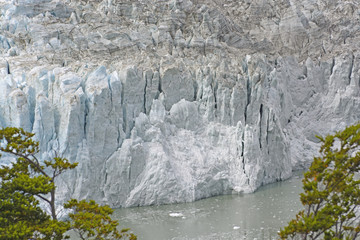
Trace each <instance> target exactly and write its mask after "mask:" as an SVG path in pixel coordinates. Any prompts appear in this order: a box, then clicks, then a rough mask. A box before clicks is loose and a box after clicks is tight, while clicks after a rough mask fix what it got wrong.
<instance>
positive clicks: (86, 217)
mask: <svg viewBox="0 0 360 240" xmlns="http://www.w3.org/2000/svg"><path fill="white" fill-rule="evenodd" d="M64 207H65V208H71V209H73V210H74V213H71V214H69V216H70V218H71V219H72V220H73V225H74V229H75V231H76V232H77V233H78V234H79V236H80V238H81V239H83V240H86V239H97V240H105V239H120V238H121V237H123V236H126V237H128V238H129V239H130V240H136V236H135V235H134V234H132V233H128V231H129V229H122V230H121V232H119V231H117V229H116V227H117V226H118V225H119V223H118V222H117V221H114V220H112V219H111V218H110V215H111V214H112V213H113V211H114V210H112V209H111V208H110V207H109V206H99V205H98V204H97V203H96V202H95V201H93V200H91V201H89V202H87V201H84V200H82V201H77V200H76V199H72V200H70V201H69V202H68V203H66V204H65V205H64Z"/></svg>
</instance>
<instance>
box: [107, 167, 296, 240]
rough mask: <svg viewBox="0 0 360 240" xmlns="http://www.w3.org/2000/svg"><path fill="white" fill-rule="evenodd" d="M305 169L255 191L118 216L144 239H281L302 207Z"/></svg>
mask: <svg viewBox="0 0 360 240" xmlns="http://www.w3.org/2000/svg"><path fill="white" fill-rule="evenodd" d="M301 177H302V173H296V174H295V175H294V177H292V178H291V179H289V180H287V181H284V182H277V183H273V184H270V185H267V186H264V187H261V188H260V189H259V190H257V191H256V192H255V193H252V194H241V195H225V196H218V197H212V198H208V199H204V200H200V201H197V202H193V203H184V204H172V205H163V206H150V207H137V208H125V209H116V210H115V212H114V214H113V218H114V219H117V220H119V222H120V226H121V227H126V228H128V227H129V228H131V230H132V231H133V232H134V233H135V234H136V235H137V236H138V239H139V240H168V239H173V240H185V239H186V240H189V239H199V240H209V239H214V240H215V239H226V240H227V239H277V232H278V231H279V229H280V227H283V226H284V225H286V223H287V222H288V221H289V220H291V219H292V218H294V217H295V214H296V213H297V211H298V210H299V209H300V208H301V203H300V200H299V193H300V192H301V191H302V189H301V186H302V183H301Z"/></svg>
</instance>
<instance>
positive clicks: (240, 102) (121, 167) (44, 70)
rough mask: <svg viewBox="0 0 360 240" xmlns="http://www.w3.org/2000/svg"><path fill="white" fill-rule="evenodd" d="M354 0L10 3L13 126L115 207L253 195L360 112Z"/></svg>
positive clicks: (4, 96) (6, 23)
mask: <svg viewBox="0 0 360 240" xmlns="http://www.w3.org/2000/svg"><path fill="white" fill-rule="evenodd" d="M359 9H360V4H359V3H358V1H357V0H352V1H351V0H349V1H341V0H332V1H329V0H326V1H325V0H302V1H298V0H266V1H263V0H261V1H260V0H253V1H235V0H227V1H216V0H192V1H190V0H161V1H160V0H156V1H153V0H127V1H115V0H98V1H95V0H93V1H91V0H89V1H80V0H62V1H60V0H13V1H5V0H0V10H1V13H0V14H1V15H0V29H1V31H0V53H1V59H0V127H5V126H17V127H23V128H24V129H25V130H28V131H32V132H34V133H36V139H37V140H38V141H40V149H41V153H40V155H41V156H40V157H41V159H48V158H51V157H52V156H54V153H55V152H56V153H59V154H62V155H63V156H64V157H67V158H69V159H70V160H71V161H72V162H75V161H76V162H79V166H78V168H77V169H76V170H73V171H71V172H69V173H67V174H66V175H64V176H63V177H62V178H61V179H59V181H58V183H57V184H58V193H59V194H60V195H61V196H62V197H63V198H64V199H65V198H69V197H76V198H92V199H95V200H96V201H98V202H102V203H107V204H110V205H111V206H113V207H129V206H141V205H150V204H166V203H175V202H190V201H195V200H197V199H201V198H205V197H210V196H214V195H219V194H227V193H236V192H252V191H254V190H256V189H257V188H258V187H259V186H261V185H263V184H267V183H270V182H274V181H278V180H282V179H286V178H288V177H289V176H291V172H292V170H294V169H298V168H303V167H305V166H307V165H308V164H309V162H310V161H311V159H312V156H313V155H314V154H316V152H317V148H318V147H319V146H318V141H317V139H316V138H315V135H324V134H328V133H330V132H332V131H336V130H340V129H342V128H343V127H345V126H347V125H349V124H352V123H355V122H357V121H359V120H360V112H359V111H358V109H359V107H360V98H359V83H360V54H359V50H360V30H359V28H358V26H359V23H360V10H359Z"/></svg>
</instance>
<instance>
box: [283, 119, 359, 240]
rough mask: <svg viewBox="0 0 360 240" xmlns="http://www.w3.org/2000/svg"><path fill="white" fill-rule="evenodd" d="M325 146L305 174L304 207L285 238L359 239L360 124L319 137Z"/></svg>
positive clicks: (284, 231) (301, 198)
mask: <svg viewBox="0 0 360 240" xmlns="http://www.w3.org/2000/svg"><path fill="white" fill-rule="evenodd" d="M318 138H319V139H320V140H321V142H322V146H321V148H320V154H321V155H320V157H315V158H314V161H313V163H312V164H311V166H310V169H309V170H308V171H307V172H306V173H305V174H304V179H303V189H304V192H303V193H302V194H301V196H300V200H301V202H302V204H303V205H304V206H305V210H302V211H300V212H299V213H298V214H297V215H296V218H295V219H293V220H291V221H290V222H289V224H288V226H286V227H285V228H284V229H282V230H281V231H280V233H279V236H280V237H281V239H289V238H296V239H298V238H301V239H319V238H322V239H356V238H357V237H359V232H360V222H359V212H358V213H356V212H357V211H358V210H359V205H360V180H359V176H356V174H357V173H358V172H359V170H360V151H359V150H360V124H357V125H354V126H350V127H347V128H346V129H345V130H344V131H342V132H337V133H336V134H334V135H329V136H327V137H326V138H321V137H318Z"/></svg>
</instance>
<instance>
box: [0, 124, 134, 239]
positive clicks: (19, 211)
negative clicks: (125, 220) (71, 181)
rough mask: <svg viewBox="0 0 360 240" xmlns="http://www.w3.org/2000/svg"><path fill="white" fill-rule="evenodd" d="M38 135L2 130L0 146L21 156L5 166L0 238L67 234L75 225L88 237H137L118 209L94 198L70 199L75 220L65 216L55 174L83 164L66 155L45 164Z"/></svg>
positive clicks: (61, 236) (0, 176) (0, 189)
mask: <svg viewBox="0 0 360 240" xmlns="http://www.w3.org/2000/svg"><path fill="white" fill-rule="evenodd" d="M33 136H34V134H32V133H29V132H26V131H24V130H23V129H21V128H4V129H0V144H1V145H0V151H1V152H5V153H8V154H11V155H13V156H15V161H14V162H12V163H11V166H1V168H0V180H1V181H0V239H14V240H15V239H30V238H33V239H34V238H35V239H64V238H68V237H67V236H65V235H64V234H65V232H66V231H68V230H70V229H74V230H75V231H76V232H78V233H79V234H80V237H82V236H87V237H88V238H87V239H91V237H93V236H94V237H95V238H94V239H120V238H122V237H128V238H129V239H131V240H134V239H136V236H135V235H133V234H131V233H127V231H128V229H123V230H122V231H121V232H119V231H118V230H117V229H116V227H117V225H118V223H117V221H113V220H111V218H110V214H111V213H112V209H110V208H109V207H108V206H99V205H98V204H96V203H95V202H94V201H90V202H87V201H85V200H82V201H80V202H78V201H77V200H75V199H71V200H70V201H69V202H68V203H67V204H65V208H70V209H73V210H74V213H72V214H70V215H69V217H70V219H71V221H67V222H65V221H59V220H58V219H57V214H56V206H55V202H56V194H55V190H56V186H55V179H56V177H58V176H59V175H60V174H62V173H63V172H65V171H67V170H71V169H74V168H75V167H76V166H77V163H70V162H69V161H68V160H67V159H66V158H61V157H55V158H54V159H52V160H51V161H44V164H42V163H40V161H39V160H38V159H37V157H36V154H37V153H38V152H39V143H38V142H36V141H33V139H32V137H33ZM0 157H1V155H0ZM39 200H42V201H44V202H45V203H47V204H48V206H49V208H50V211H51V216H48V215H47V214H46V213H45V212H44V211H43V209H41V208H40V205H39V204H40V202H39ZM90 218H92V220H95V219H96V221H91V219H90ZM90 222H91V224H89V223H90Z"/></svg>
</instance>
